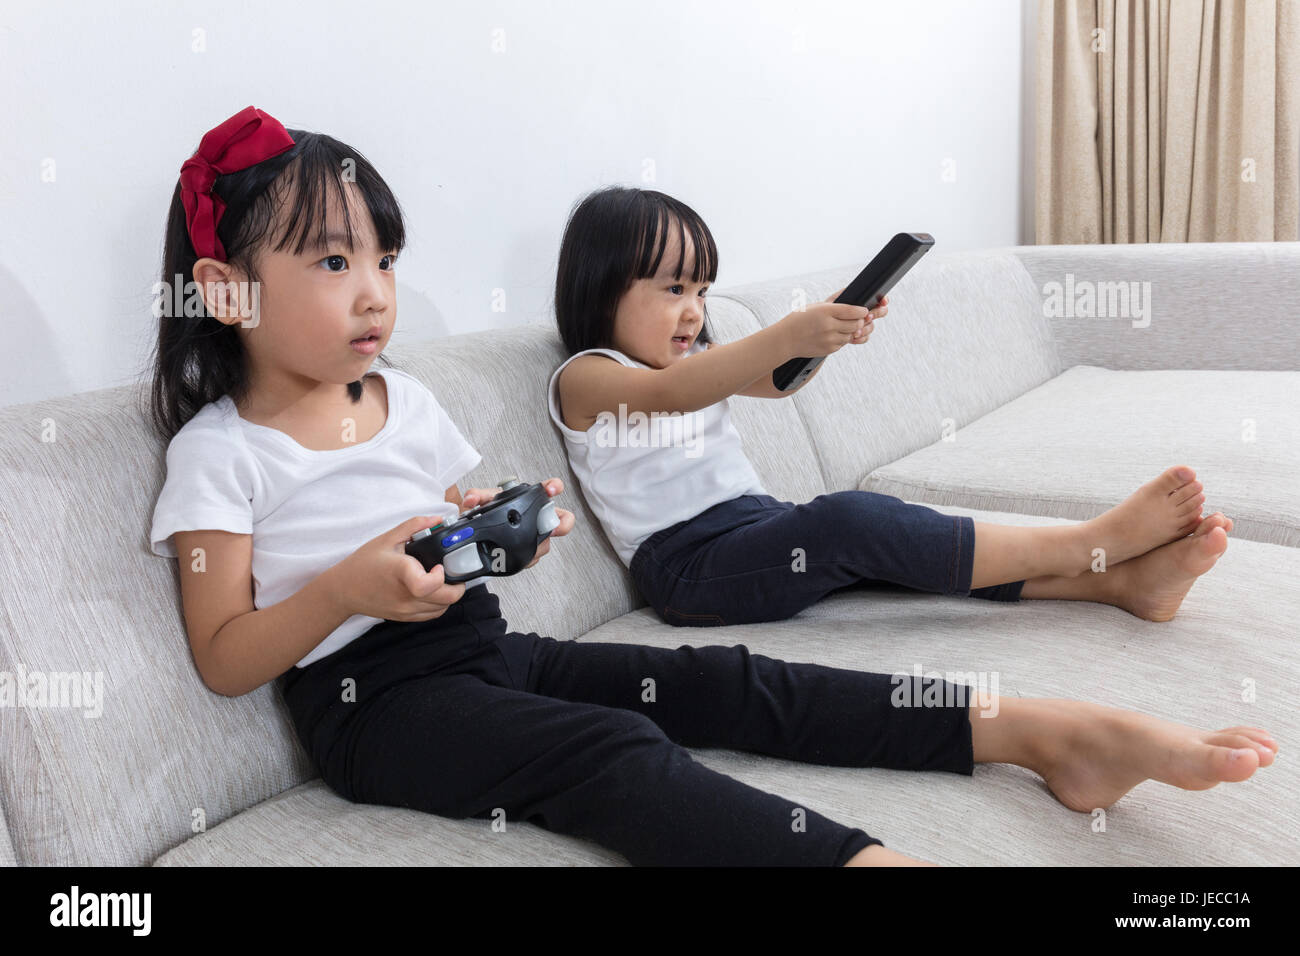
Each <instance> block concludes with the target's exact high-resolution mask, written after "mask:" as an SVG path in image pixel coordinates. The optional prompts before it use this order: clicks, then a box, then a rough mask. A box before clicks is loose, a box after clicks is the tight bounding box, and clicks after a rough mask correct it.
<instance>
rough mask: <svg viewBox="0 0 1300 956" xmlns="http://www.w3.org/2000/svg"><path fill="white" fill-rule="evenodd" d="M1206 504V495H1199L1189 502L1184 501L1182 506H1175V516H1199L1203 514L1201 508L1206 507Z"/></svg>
mask: <svg viewBox="0 0 1300 956" xmlns="http://www.w3.org/2000/svg"><path fill="white" fill-rule="evenodd" d="M1204 504H1205V495H1204V494H1200V495H1197V496H1196V497H1195V498H1189V499H1188V500H1187V501H1184V502H1183V503H1182V504H1179V505H1175V506H1174V509H1175V510H1174V514H1176V515H1188V514H1195V515H1199V514H1200V513H1201V506H1202V505H1204Z"/></svg>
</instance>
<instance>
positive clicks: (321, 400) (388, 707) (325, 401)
mask: <svg viewBox="0 0 1300 956" xmlns="http://www.w3.org/2000/svg"><path fill="white" fill-rule="evenodd" d="M404 242H405V230H404V226H403V221H402V213H401V210H400V207H399V206H398V204H397V201H396V199H395V198H394V196H393V194H392V192H391V191H390V190H389V188H388V186H387V185H386V184H385V183H384V181H383V180H382V179H381V178H380V176H379V174H378V173H377V172H376V171H375V170H374V168H373V167H372V166H371V165H370V163H369V162H367V161H366V159H365V157H363V156H362V155H361V154H360V153H358V152H357V151H356V150H354V149H352V148H351V147H350V146H347V145H346V144H344V143H341V142H339V141H338V140H335V139H333V138H331V137H329V136H325V135H323V134H318V133H309V132H306V131H304V130H299V129H285V128H284V127H283V126H282V125H281V124H280V123H279V122H278V121H277V120H275V119H274V118H273V117H271V116H270V115H268V114H267V113H265V112H263V111H261V110H258V109H255V108H254V107H251V106H250V107H248V108H247V109H245V110H242V111H241V112H239V113H237V114H236V115H235V116H232V117H231V118H230V119H229V120H227V121H226V122H224V123H222V124H221V125H220V126H218V127H216V128H215V129H213V130H211V131H210V132H209V133H207V134H206V135H205V136H204V137H203V140H202V142H201V144H200V147H199V149H198V151H197V152H196V153H195V155H194V156H193V157H192V158H191V159H190V160H188V161H187V162H186V163H185V164H184V166H183V167H182V169H181V177H180V182H179V183H178V185H177V188H176V191H175V193H174V194H173V197H172V203H171V210H170V214H169V218H168V223H167V236H166V246H165V252H164V271H163V281H164V283H171V282H174V281H176V277H177V276H180V277H182V281H183V282H186V283H189V282H193V283H195V284H196V286H197V288H198V289H199V290H200V295H201V299H202V301H201V306H200V307H199V308H197V309H190V308H185V309H182V310H177V309H175V308H168V309H165V310H164V313H165V314H163V315H160V320H161V321H160V326H159V333H158V347H157V355H156V367H155V373H154V383H153V413H154V419H155V424H156V427H157V429H158V432H159V434H160V435H161V437H162V438H163V439H164V440H166V441H168V447H167V478H166V482H165V483H164V485H163V488H162V491H161V492H160V494H159V497H158V501H157V504H156V506H155V509H154V515H153V527H152V529H151V532H150V540H151V544H152V547H153V550H154V552H155V553H156V554H159V555H164V556H168V557H176V558H177V559H178V564H179V568H180V581H181V593H182V598H183V604H184V614H185V624H186V630H187V631H188V635H189V640H190V646H191V648H192V651H193V654H194V660H195V664H196V666H197V667H198V670H199V673H200V675H201V676H202V678H203V680H204V682H205V683H206V684H207V685H208V687H210V688H211V689H212V690H213V691H215V692H217V693H219V694H224V695H227V696H239V695H242V694H246V693H248V692H250V691H252V690H255V689H257V688H258V687H261V686H262V685H264V684H266V683H268V682H270V681H273V680H274V681H275V682H276V685H277V687H278V688H279V690H280V692H281V693H282V694H283V697H284V701H285V703H286V705H287V707H288V710H289V713H290V715H291V717H292V720H293V724H294V728H295V731H296V733H297V735H298V739H299V740H300V741H301V743H302V745H303V746H304V748H305V749H306V751H307V753H308V754H309V755H310V757H311V759H312V761H313V763H314V765H315V766H316V768H317V769H318V770H319V772H320V774H321V776H322V777H323V778H324V780H325V781H326V783H327V784H328V785H329V786H330V787H331V788H332V789H333V790H335V791H336V792H337V793H339V794H340V795H342V796H343V797H345V798H346V799H348V800H351V801H354V802H362V803H375V804H386V805H391V806H404V807H413V808H416V809H420V810H424V811H426V812H429V813H435V814H440V815H444V816H448V817H458V818H459V817H480V818H485V819H486V818H493V819H496V818H499V816H500V815H501V814H503V813H504V815H505V817H506V818H507V819H509V820H531V821H534V822H536V823H537V824H539V825H541V826H543V827H546V828H548V829H551V830H555V831H558V832H561V833H567V834H571V835H574V836H578V837H583V838H586V839H590V840H593V841H595V842H596V843H599V844H601V845H602V846H606V847H609V848H611V849H613V850H616V851H617V852H619V853H621V854H623V856H625V857H626V858H627V859H628V860H629V861H631V862H632V863H637V864H642V863H644V864H722V865H727V864H732V865H734V864H779V863H788V864H833V865H844V864H853V865H870V864H881V863H910V862H915V861H913V860H910V859H909V858H907V857H904V856H902V855H901V854H898V853H895V852H893V851H891V850H887V849H886V848H885V847H884V846H883V844H882V843H881V841H880V840H879V839H877V838H875V837H871V836H868V835H867V834H866V833H865V832H864V831H862V830H860V829H857V828H854V827H849V826H845V825H843V824H840V823H837V822H835V821H833V820H830V819H828V818H826V817H824V816H822V815H821V814H818V813H817V812H815V811H813V810H811V809H807V808H804V807H801V806H799V805H798V804H797V803H795V802H794V801H791V800H788V799H786V798H783V797H780V796H777V795H775V794H771V793H766V792H764V791H762V790H759V789H757V788H755V787H751V786H748V785H746V784H743V783H741V782H740V781H738V780H735V779H734V778H732V777H729V776H727V775H725V774H721V773H718V772H716V771H713V770H711V769H709V768H707V767H705V766H704V765H703V764H700V763H698V762H696V761H695V760H694V759H692V757H691V755H690V753H689V752H688V751H687V749H686V748H687V747H725V748H732V749H740V750H750V751H754V752H758V753H764V754H769V755H773V756H777V757H782V758H785V759H789V760H801V761H807V762H816V763H821V764H829V765H835V766H848V767H893V768H900V769H911V770H947V771H950V772H953V773H960V774H966V775H969V774H970V773H971V772H972V769H973V765H974V763H976V762H979V761H999V762H1010V763H1017V764H1020V765H1022V766H1025V767H1029V768H1030V769H1033V770H1034V771H1036V772H1037V773H1039V774H1040V775H1041V776H1043V777H1044V778H1045V779H1046V781H1047V783H1048V786H1049V787H1051V788H1052V790H1053V792H1054V793H1055V794H1056V795H1057V797H1058V798H1059V799H1061V800H1062V802H1064V803H1065V804H1066V805H1067V806H1071V807H1073V808H1075V809H1078V810H1091V809H1092V808H1094V807H1099V806H1100V807H1104V806H1109V805H1110V804H1111V803H1114V802H1115V800H1117V799H1119V797H1120V796H1122V795H1123V794H1124V793H1125V792H1127V791H1128V790H1129V789H1130V788H1132V787H1133V786H1135V785H1136V784H1138V783H1139V782H1141V781H1142V780H1144V779H1147V778H1148V777H1154V778H1155V779H1159V780H1163V781H1165V782H1168V783H1171V784H1174V785H1176V786H1182V787H1191V788H1196V789H1203V788H1205V787H1209V786H1213V785H1214V784H1215V783H1217V782H1219V781H1223V780H1244V779H1246V778H1247V777H1249V776H1250V775H1251V774H1252V773H1254V771H1255V769H1256V768H1257V767H1259V766H1266V765H1268V764H1269V763H1271V762H1272V760H1273V755H1274V752H1275V751H1276V745H1275V744H1274V743H1273V742H1272V741H1271V740H1269V739H1268V737H1267V735H1266V734H1265V733H1264V732H1263V731H1260V730H1257V729H1255V728H1247V727H1234V728H1231V729H1229V730H1224V731H1220V732H1218V733H1215V734H1197V733H1196V732H1194V731H1191V730H1189V729H1188V728H1185V727H1179V726H1177V725H1175V724H1169V723H1165V722H1162V721H1157V720H1153V719H1151V718H1141V717H1138V715H1125V714H1123V712H1120V711H1113V710H1111V709H1109V708H1099V707H1095V706H1094V705H1090V704H1083V703H1079V702H1073V701H1034V700H1021V699H1006V700H1003V699H1000V698H997V697H992V696H990V695H983V694H975V693H974V692H972V691H971V690H970V688H967V687H965V686H964V685H960V684H953V683H950V682H948V681H946V680H943V679H941V678H938V677H922V676H921V675H919V674H918V675H915V676H908V675H887V674H871V673H863V672H857V671H851V670H843V669H837V668H831V667H824V666H821V665H816V664H794V663H785V662H783V661H778V660H773V659H771V658H767V657H764V656H761V655H758V654H751V653H750V652H749V651H748V649H747V648H745V647H744V646H743V645H740V646H736V647H723V646H710V647H700V648H693V647H680V648H678V649H676V650H670V649H666V648H658V647H648V646H640V645H627V644H603V643H596V642H587V641H557V640H554V639H552V638H549V637H543V636H539V635H538V634H536V633H531V632H529V633H522V632H518V631H511V630H509V629H508V627H507V624H506V622H505V620H504V619H503V618H502V617H501V614H500V609H499V605H498V601H497V597H496V595H494V594H493V593H492V592H491V591H490V590H489V589H488V587H487V586H486V585H483V584H481V583H477V584H475V583H472V584H471V585H469V586H467V585H464V584H449V583H447V582H446V580H445V579H444V577H443V569H442V567H441V566H436V567H434V568H433V570H432V571H429V572H425V571H424V569H423V567H422V566H421V565H420V563H419V562H418V561H417V560H416V559H415V558H413V557H410V556H408V555H406V554H405V553H404V550H403V545H404V543H405V542H406V541H407V540H408V539H409V538H410V537H411V535H412V534H414V533H415V532H416V531H419V530H421V529H423V528H427V527H430V526H431V525H432V524H435V523H437V521H439V520H452V519H454V518H455V517H456V515H457V514H458V513H459V510H461V509H462V508H468V507H470V506H472V505H473V504H476V503H481V502H482V501H484V500H487V499H489V498H491V496H492V494H493V492H494V490H495V489H486V490H480V489H468V492H467V493H466V494H465V495H464V496H462V494H461V492H460V490H459V487H458V485H457V482H458V480H460V479H461V478H462V477H463V476H464V475H465V474H467V473H468V472H470V471H471V470H472V469H473V468H475V467H476V466H478V464H479V463H480V461H481V457H480V455H479V454H478V452H477V451H475V450H474V448H473V447H472V446H471V445H470V444H469V443H468V442H467V441H466V440H465V438H464V437H463V436H462V435H461V433H460V431H459V430H458V429H457V428H456V425H455V424H454V423H453V422H452V421H451V419H450V417H449V416H448V415H447V413H446V411H445V410H444V409H443V408H442V406H441V405H440V404H439V402H438V400H437V399H436V398H435V396H434V395H433V394H432V393H431V392H430V391H429V390H428V389H427V388H425V387H424V385H423V384H422V383H420V382H419V381H418V380H417V379H416V378H415V377H414V376H411V375H408V374H406V373H404V372H401V371H399V370H397V369H395V368H393V367H392V366H391V365H387V366H386V367H384V368H382V369H380V370H379V371H378V372H371V373H367V369H368V368H369V366H370V364H371V362H372V361H373V360H374V359H375V358H376V357H379V355H380V352H381V351H382V349H383V347H384V345H385V344H386V343H387V341H388V338H389V336H390V335H391V334H392V331H393V325H394V322H395V319H396V297H395V280H394V278H393V266H394V263H395V262H396V259H397V257H398V255H399V254H400V252H401V250H402V247H403V245H404ZM225 289H229V290H232V294H230V295H223V294H222V291H221V290H225ZM250 306H251V308H250ZM546 485H547V488H548V491H549V492H550V493H551V494H552V495H554V494H558V493H559V492H561V491H562V490H563V486H562V483H561V482H560V481H559V479H551V480H550V481H548V482H546ZM560 515H561V524H560V526H559V528H557V529H556V530H555V531H554V532H553V534H554V535H555V536H561V535H564V534H567V533H568V532H569V530H570V529H571V528H572V527H573V522H574V518H573V515H572V514H570V513H569V512H566V511H561V512H560ZM386 529H387V530H386ZM548 550H549V541H548V542H543V544H542V545H541V546H540V547H539V549H538V553H537V555H536V556H535V557H534V563H536V561H537V560H538V559H539V558H540V557H541V556H542V555H543V554H545V553H546V552H547V551H548ZM482 580H483V579H481V578H480V579H479V581H480V582H481V581H482ZM647 682H652V683H647ZM648 687H653V691H652V692H647V688H648ZM1103 711H1105V712H1107V713H1110V714H1111V715H1112V716H1116V717H1117V719H1116V721H1114V722H1113V726H1112V729H1111V731H1110V733H1111V738H1113V739H1111V738H1106V737H1105V733H1106V731H1104V730H1101V729H1099V727H1100V726H1101V722H1099V721H1098V720H1097V717H1098V715H1099V714H1101V713H1102V712H1103ZM977 715H978V716H979V717H980V718H981V719H972V718H973V717H975V716H977ZM1130 718H1132V719H1130ZM1116 727H1118V728H1122V730H1123V735H1118V734H1117V733H1116V731H1115V730H1114V728H1116Z"/></svg>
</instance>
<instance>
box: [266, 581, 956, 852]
mask: <svg viewBox="0 0 1300 956" xmlns="http://www.w3.org/2000/svg"><path fill="white" fill-rule="evenodd" d="M927 681H928V683H926V682H927ZM905 683H910V684H911V686H910V688H907V689H906V690H905V689H904V684H905ZM276 686H277V687H279V689H280V692H281V693H282V694H283V696H284V701H285V704H286V705H287V706H288V709H289V714H290V716H291V718H292V720H293V725H294V729H295V730H296V732H297V736H298V739H299V741H300V742H301V743H302V745H303V747H304V748H305V749H306V751H307V753H308V754H309V755H310V757H311V760H312V763H313V764H314V765H315V766H316V768H317V769H318V770H319V772H320V774H321V776H322V777H323V778H324V779H325V782H326V783H327V784H328V785H329V787H330V788H331V789H332V790H333V791H334V792H335V793H337V794H339V795H340V796H342V797H343V798H345V799H347V800H350V801H353V802H355V803H373V804H382V805H386V806H396V807H410V808H413V809H417V810H423V811H425V812H426V813H434V814H439V815H441V816H447V817H456V818H465V817H476V818H481V819H485V820H486V819H489V818H490V819H493V820H496V819H500V818H501V815H502V814H504V819H505V820H506V821H508V823H507V826H508V825H509V822H513V821H517V820H528V821H531V822H533V823H535V824H537V825H538V826H541V827H544V828H546V829H548V830H553V831H556V832H559V833H567V834H570V835H573V836H576V837H581V838H584V839H587V840H592V841H594V842H596V843H598V844H600V845H601V846H605V847H609V848H611V849H613V850H615V851H617V852H619V853H621V854H623V855H624V856H625V857H626V858H627V859H628V860H629V861H630V862H631V863H634V864H658V865H755V864H757V865H774V864H785V865H802V866H812V865H817V866H840V865H842V864H844V863H845V862H847V861H848V860H849V859H851V858H852V857H853V855H854V854H856V853H857V852H858V851H859V850H862V849H864V848H865V847H867V846H870V845H872V844H879V843H880V842H881V841H880V840H879V839H878V838H876V837H873V836H869V835H868V834H867V833H866V832H865V831H863V830H861V829H859V828H857V827H851V826H847V825H845V824H842V823H838V822H836V821H834V820H831V819H829V818H828V817H825V816H823V815H821V814H820V813H817V812H816V811H814V810H812V809H811V808H807V807H802V806H800V805H799V804H798V803H796V802H795V801H793V800H790V799H788V798H785V797H781V796H778V795H776V794H772V793H768V792H766V791H764V790H760V789H758V788H756V787H752V786H749V785H748V784H745V783H742V782H741V781H739V780H736V779H735V778H734V777H730V776H728V775H726V774H723V773H719V772H717V771H716V770H712V769H710V768H708V767H706V766H704V764H702V763H700V762H699V761H697V760H695V759H694V758H693V757H692V756H691V754H690V753H689V752H688V751H687V749H686V748H688V747H701V748H719V747H721V748H730V749H735V750H746V751H751V752H754V753H761V754H768V755H770V756H775V757H779V758H782V759H785V760H800V761H805V762H808V763H818V764H825V765H829V766H839V767H890V768H895V769H901V770H946V771H950V772H952V773H959V774H963V775H967V776H969V775H970V774H971V772H972V770H973V769H974V751H973V749H972V742H971V724H970V713H969V707H970V704H971V703H973V700H972V699H971V698H970V696H969V695H968V694H967V692H966V691H967V689H966V688H965V687H964V686H963V685H960V684H950V683H948V682H947V681H940V680H938V679H937V678H933V679H931V678H921V677H913V676H907V675H890V674H871V673H866V672H860V671H853V670H845V669H842V668H835V667H826V666H823V665H820V664H803V663H786V662H784V661H779V660H775V659H773V658H770V657H764V656H763V655H761V654H752V653H750V651H749V650H748V649H747V648H746V647H745V646H744V645H743V644H740V645H736V646H734V647H723V646H710V647H689V646H681V647H678V648H676V649H669V648H665V647H648V646H644V645H639V644H614V643H600V642H593V641H557V640H555V639H554V638H550V637H543V636H541V635H539V634H536V633H533V632H527V633H521V632H517V631H510V630H509V629H508V628H507V626H506V622H505V620H504V619H503V618H502V617H501V613H500V605H499V603H498V601H497V596H496V595H495V594H493V593H492V592H491V591H489V590H488V589H487V587H473V588H468V589H466V591H465V596H464V597H463V598H461V600H460V601H458V602H457V603H455V604H453V605H452V606H451V607H449V608H448V609H447V612H446V613H445V614H443V615H442V617H440V618H436V619H434V620H432V621H425V622H397V621H383V622H381V623H379V624H376V625H375V626H374V627H372V628H371V629H370V630H368V631H367V632H366V633H364V634H362V635H361V636H360V637H358V638H356V639H355V640H353V641H351V642H350V643H348V644H346V645H344V646H343V647H341V648H339V649H338V650H337V651H335V652H334V653H333V654H330V655H328V656H326V657H322V658H321V659H320V660H318V661H314V662H312V663H311V664H310V665H308V666H307V667H305V668H298V667H292V668H290V669H289V670H288V672H286V673H285V674H282V675H281V676H280V677H279V678H277V680H276ZM345 692H346V693H345ZM896 694H905V696H902V697H899V698H897V699H896V698H895V695H896ZM927 694H934V696H933V698H932V699H933V700H934V701H940V702H942V703H941V704H939V705H935V706H932V705H930V704H929V703H927V704H926V705H924V706H921V705H919V704H918V705H903V704H900V703H899V702H898V701H899V700H905V701H917V702H919V701H922V700H926V695H927ZM485 827H486V825H485ZM485 832H486V831H485ZM484 839H489V837H487V836H485V837H484Z"/></svg>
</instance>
